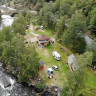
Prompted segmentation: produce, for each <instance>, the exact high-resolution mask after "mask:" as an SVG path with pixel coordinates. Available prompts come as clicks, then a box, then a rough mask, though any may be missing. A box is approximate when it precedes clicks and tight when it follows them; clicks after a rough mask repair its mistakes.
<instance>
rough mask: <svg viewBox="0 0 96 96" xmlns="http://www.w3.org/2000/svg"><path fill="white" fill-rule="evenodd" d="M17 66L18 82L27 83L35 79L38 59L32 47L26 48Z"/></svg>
mask: <svg viewBox="0 0 96 96" xmlns="http://www.w3.org/2000/svg"><path fill="white" fill-rule="evenodd" d="M19 66H20V67H21V72H20V74H19V82H28V81H29V79H31V78H35V77H36V76H37V75H38V71H39V70H38V68H39V66H40V64H39V57H38V54H37V53H36V50H35V47H34V46H33V45H31V46H29V47H27V48H26V51H25V54H23V55H22V61H21V62H20V63H19Z"/></svg>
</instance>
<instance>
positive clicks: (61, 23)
mask: <svg viewBox="0 0 96 96" xmlns="http://www.w3.org/2000/svg"><path fill="white" fill-rule="evenodd" d="M65 28H66V26H65V17H61V19H60V21H59V23H57V26H56V31H57V38H61V36H62V35H63V33H64V30H65Z"/></svg>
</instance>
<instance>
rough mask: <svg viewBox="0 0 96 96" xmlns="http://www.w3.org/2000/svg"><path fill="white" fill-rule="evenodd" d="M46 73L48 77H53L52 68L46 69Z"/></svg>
mask: <svg viewBox="0 0 96 96" xmlns="http://www.w3.org/2000/svg"><path fill="white" fill-rule="evenodd" d="M47 73H48V75H49V76H53V75H54V71H53V69H52V68H48V69H47Z"/></svg>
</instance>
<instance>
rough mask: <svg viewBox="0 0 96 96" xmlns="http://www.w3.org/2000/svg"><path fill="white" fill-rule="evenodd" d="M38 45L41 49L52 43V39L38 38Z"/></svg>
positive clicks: (46, 37) (42, 36) (43, 36)
mask: <svg viewBox="0 0 96 96" xmlns="http://www.w3.org/2000/svg"><path fill="white" fill-rule="evenodd" d="M37 40H38V41H37V44H38V45H39V46H41V47H44V46H47V45H48V44H49V43H50V38H49V37H48V36H46V35H40V36H37Z"/></svg>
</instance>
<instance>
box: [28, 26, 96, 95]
mask: <svg viewBox="0 0 96 96" xmlns="http://www.w3.org/2000/svg"><path fill="white" fill-rule="evenodd" d="M33 29H34V26H33V27H32V28H31V30H30V31H28V34H29V35H30V34H31V33H35V34H38V35H48V36H49V37H52V36H54V35H53V34H52V32H53V31H50V30H43V31H40V30H38V31H34V30H33ZM49 31H50V32H49ZM30 32H31V33H30ZM30 36H31V35H30ZM33 37H34V36H32V38H33ZM61 46H62V45H61ZM36 51H37V52H38V55H39V56H40V59H41V61H43V62H44V63H45V67H44V69H43V70H41V71H40V72H39V75H40V76H41V77H42V78H43V79H44V80H45V82H46V84H47V85H57V86H59V87H62V86H63V84H64V82H66V81H67V79H66V72H68V71H69V67H68V65H67V64H66V62H67V60H68V56H67V53H66V51H64V50H62V49H61V48H60V47H59V46H58V42H57V41H56V42H55V43H54V44H50V45H48V46H47V47H45V48H40V47H38V46H37V45H36ZM53 51H57V52H58V53H59V54H60V55H61V60H60V61H57V60H55V58H54V57H53V56H52V52H53ZM71 54H72V53H71ZM53 65H57V66H58V69H59V70H58V71H55V70H54V72H55V75H54V77H53V78H52V79H49V78H48V75H47V68H50V67H52V66H53ZM55 77H56V80H55ZM85 85H86V88H85V90H83V91H84V93H86V94H87V93H88V92H90V91H91V90H93V91H94V90H96V89H95V88H96V75H95V74H94V72H93V70H90V69H88V70H87V74H86V77H85ZM85 91H86V92H85ZM93 93H94V92H93ZM86 94H85V96H87V95H86ZM93 96H94V95H93Z"/></svg>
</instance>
